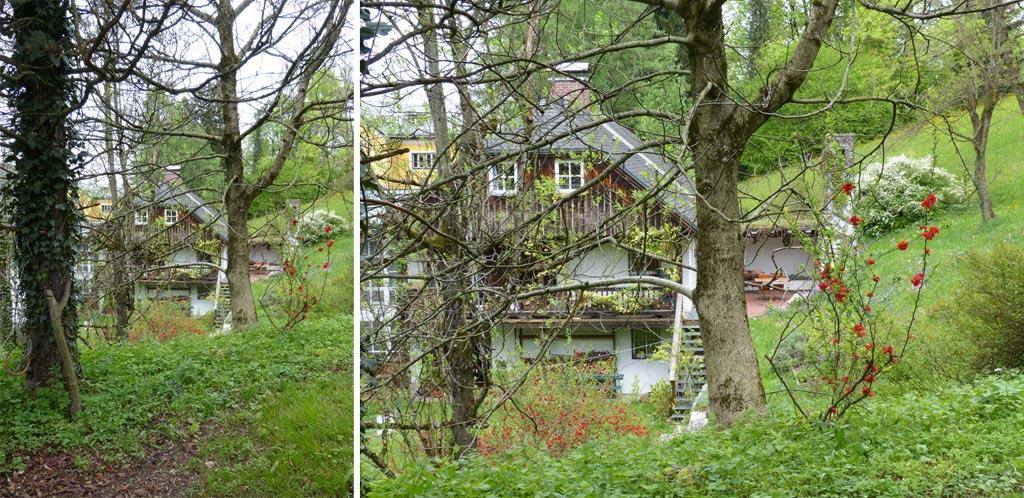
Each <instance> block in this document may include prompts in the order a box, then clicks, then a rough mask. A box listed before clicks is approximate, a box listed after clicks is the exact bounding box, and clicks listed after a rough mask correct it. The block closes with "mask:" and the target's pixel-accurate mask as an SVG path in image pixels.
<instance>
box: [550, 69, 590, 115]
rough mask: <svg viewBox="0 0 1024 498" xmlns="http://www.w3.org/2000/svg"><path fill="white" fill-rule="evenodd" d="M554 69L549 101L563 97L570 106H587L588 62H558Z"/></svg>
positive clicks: (588, 93)
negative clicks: (554, 73)
mask: <svg viewBox="0 0 1024 498" xmlns="http://www.w3.org/2000/svg"><path fill="white" fill-rule="evenodd" d="M555 70H556V71H557V73H556V75H555V77H554V78H552V79H551V95H550V99H551V101H552V102H554V101H556V100H558V99H560V98H565V99H566V100H567V102H568V103H569V105H571V106H574V107H575V106H579V107H587V106H589V105H590V88H588V87H587V84H586V82H587V80H588V79H589V77H590V64H589V63H586V62H567V63H565V64H559V65H558V67H557V68H556V69H555Z"/></svg>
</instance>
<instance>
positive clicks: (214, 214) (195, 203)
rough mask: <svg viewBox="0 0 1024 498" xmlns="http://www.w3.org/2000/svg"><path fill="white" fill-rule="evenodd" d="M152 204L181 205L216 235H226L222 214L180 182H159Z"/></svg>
mask: <svg viewBox="0 0 1024 498" xmlns="http://www.w3.org/2000/svg"><path fill="white" fill-rule="evenodd" d="M152 204H153V205H156V206H181V207H183V208H185V209H188V211H189V212H190V213H193V214H195V216H196V217H197V218H199V221H201V222H203V224H204V225H206V226H208V227H210V229H212V230H213V231H214V232H216V233H217V235H220V236H221V237H223V238H225V239H226V238H227V236H228V225H227V223H225V222H224V216H222V215H221V213H220V212H219V211H217V210H215V209H213V208H212V207H210V204H211V203H210V202H207V201H205V200H203V199H202V198H201V197H199V196H198V195H196V194H194V193H192V192H190V191H188V190H186V189H185V188H184V186H183V185H182V184H180V183H179V184H174V183H171V182H167V181H164V182H161V183H160V184H159V185H157V188H156V192H154V193H153V200H152Z"/></svg>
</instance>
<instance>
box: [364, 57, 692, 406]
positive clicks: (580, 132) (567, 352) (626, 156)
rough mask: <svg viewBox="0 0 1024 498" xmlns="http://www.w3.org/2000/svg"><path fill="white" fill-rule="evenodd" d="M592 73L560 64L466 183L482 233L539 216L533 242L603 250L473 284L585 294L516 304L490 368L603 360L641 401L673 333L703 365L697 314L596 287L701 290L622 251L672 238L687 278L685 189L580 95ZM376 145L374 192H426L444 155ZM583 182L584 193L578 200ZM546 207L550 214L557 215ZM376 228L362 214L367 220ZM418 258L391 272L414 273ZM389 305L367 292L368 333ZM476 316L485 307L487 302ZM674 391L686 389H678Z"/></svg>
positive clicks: (635, 293)
mask: <svg viewBox="0 0 1024 498" xmlns="http://www.w3.org/2000/svg"><path fill="white" fill-rule="evenodd" d="M588 69H589V68H588V67H587V65H586V64H572V65H568V66H563V67H561V68H560V73H559V76H558V77H557V78H556V79H554V80H553V81H552V85H551V86H552V93H551V94H550V96H549V98H548V99H547V101H546V102H544V103H542V105H540V106H539V108H538V109H537V110H535V111H534V112H533V114H532V115H531V116H530V117H529V119H527V120H523V121H524V122H522V123H502V124H501V125H500V126H497V127H495V129H493V130H491V131H490V133H489V134H488V136H487V137H486V141H485V143H486V150H485V154H484V155H485V156H486V161H485V162H484V163H483V164H485V165H486V167H484V168H483V169H481V170H477V171H475V172H474V173H475V177H476V180H477V181H481V182H483V183H484V184H485V185H486V186H485V188H483V189H479V190H478V192H479V196H480V199H479V200H478V203H477V206H478V207H479V209H480V213H481V214H482V216H480V217H479V220H480V221H479V223H480V226H479V227H478V229H479V230H480V232H481V233H484V234H487V233H501V232H502V231H504V230H507V229H509V228H510V227H513V226H516V225H517V224H519V223H520V222H522V221H523V220H529V219H534V218H535V217H536V216H537V215H538V214H540V213H545V212H546V213H548V216H545V217H544V218H543V220H542V221H540V226H539V228H537V229H536V230H535V231H533V232H531V234H530V237H534V238H540V239H543V238H544V237H548V236H550V237H553V238H557V237H559V234H564V233H566V232H573V233H575V234H579V235H580V236H581V237H590V240H592V241H600V242H599V243H595V244H593V245H591V246H588V249H587V250H585V251H581V252H580V253H579V254H576V255H574V256H573V257H571V258H569V259H568V260H567V261H564V264H560V265H558V267H557V268H552V267H549V266H547V265H546V264H545V263H544V262H542V261H535V262H534V261H525V260H524V261H517V262H516V263H515V265H513V266H515V268H516V271H515V272H514V273H515V274H514V275H513V274H512V273H513V272H511V271H503V270H501V269H495V270H492V271H491V272H489V273H488V274H485V275H481V278H483V279H485V280H486V281H487V285H490V286H493V287H494V288H497V289H500V288H502V287H503V286H506V284H508V283H509V279H515V284H516V287H517V288H520V289H522V288H529V287H530V285H531V284H532V285H533V286H534V287H536V288H539V287H542V286H560V285H566V284H584V286H586V287H587V288H586V289H577V290H571V291H565V292H560V293H556V294H546V295H543V296H539V297H537V298H534V299H524V300H522V301H516V302H514V303H511V305H510V306H508V307H507V309H505V310H504V311H503V312H502V317H501V319H500V320H498V322H497V324H496V326H495V327H494V329H493V331H492V333H491V334H490V337H491V344H490V346H491V357H492V358H493V361H494V363H497V364H512V363H515V362H519V361H527V362H529V361H533V360H535V359H536V358H537V356H538V355H539V352H540V351H541V350H542V349H545V348H546V350H547V353H548V357H566V356H577V355H581V356H582V355H586V357H588V358H589V357H595V356H597V357H606V358H611V359H612V360H613V363H614V368H615V372H614V374H615V375H616V376H617V377H618V378H619V379H620V380H619V382H620V385H619V389H621V392H622V393H624V394H642V393H646V392H649V391H650V389H651V386H652V385H653V384H655V383H657V382H659V381H669V380H673V379H670V374H669V362H668V361H667V360H654V359H652V357H654V356H656V355H655V353H656V352H657V350H658V348H659V347H660V346H661V345H662V344H665V343H666V342H668V341H670V340H671V339H672V335H673V327H674V325H676V324H678V325H680V326H681V328H683V329H685V331H686V334H685V340H686V341H687V342H688V343H689V346H690V349H689V352H690V354H697V355H698V356H699V354H700V352H701V350H700V347H699V333H698V332H697V330H698V325H697V315H696V312H695V310H694V308H693V304H692V303H691V302H690V301H689V299H687V298H686V297H684V296H681V295H675V294H674V293H671V292H666V291H665V290H664V288H662V287H654V286H649V285H637V284H634V283H628V284H604V283H603V282H607V281H609V280H611V279H615V278H620V277H629V276H637V275H657V276H662V277H667V276H668V275H670V274H673V272H677V271H678V272H679V273H681V274H677V275H674V277H676V278H681V280H682V282H683V284H684V285H686V286H689V287H692V286H693V285H694V284H695V281H696V275H695V272H693V271H691V270H687V269H682V270H676V269H675V268H674V267H673V266H672V265H670V264H666V263H664V262H662V261H659V260H658V259H657V258H656V257H652V256H651V255H650V254H649V253H644V251H639V250H637V248H630V247H629V246H628V244H624V243H623V242H622V241H624V240H626V239H628V235H629V234H630V233H631V232H632V231H633V230H637V229H643V228H646V229H650V230H660V229H666V233H671V234H672V240H671V241H670V243H669V245H671V246H672V249H673V251H672V252H671V254H670V255H667V256H665V257H667V258H669V259H672V260H673V261H679V260H682V263H684V264H686V265H689V267H690V268H692V267H693V266H694V264H695V260H696V257H695V255H696V253H695V245H694V244H693V243H692V235H693V233H694V230H695V226H694V216H693V194H692V192H693V188H692V186H691V185H690V184H689V181H688V180H687V178H686V177H685V175H677V174H675V172H674V171H673V168H674V165H672V164H671V163H670V162H669V161H668V160H667V159H666V158H665V157H664V156H662V155H661V154H659V153H658V152H656V151H654V150H651V149H649V148H647V147H646V146H645V145H644V144H643V141H642V140H640V139H639V138H638V137H637V136H636V135H635V134H634V133H633V132H632V131H631V130H630V129H628V128H627V127H625V126H623V125H622V124H620V123H617V122H615V121H612V120H608V119H607V117H606V116H604V115H603V114H601V113H600V111H599V110H598V109H597V108H596V106H594V105H591V103H590V102H589V95H588V93H587V89H586V87H585V85H584V84H583V81H584V80H585V78H586V73H587V70H588ZM381 142H383V143H387V145H388V147H390V149H391V150H394V151H400V153H398V154H395V155H393V156H391V157H388V158H387V159H385V160H382V161H379V162H377V163H375V164H374V165H372V166H371V168H370V169H371V170H372V176H373V177H375V178H376V179H377V184H378V186H380V187H381V188H382V190H388V189H415V188H419V187H420V186H422V185H424V184H425V183H427V182H429V179H430V175H431V174H432V173H433V168H434V165H435V159H436V157H437V156H436V155H437V154H438V153H439V151H436V150H433V143H434V142H433V140H431V138H430V136H429V135H425V134H424V135H406V136H399V137H393V138H392V139H390V140H383V141H381ZM364 155H365V154H364ZM381 155H386V154H381ZM677 176H678V178H679V179H678V180H676V179H675V178H676V177H677ZM588 183H591V184H592V185H588ZM585 185H587V186H588V187H589V188H586V189H583V188H582V187H584V186H585ZM655 190H657V192H656V193H653V194H652V192H653V191H655ZM369 195H373V194H372V193H370V194H369ZM554 205H557V206H558V207H557V208H556V209H554V210H553V211H552V210H551V209H552V208H551V207H552V206H554ZM373 217H374V214H373V213H369V212H366V211H364V218H373ZM545 223H546V224H548V226H546V227H545V226H543V224H545ZM370 224H372V223H370ZM364 233H365V232H364ZM363 243H364V246H363V253H364V254H378V255H379V254H382V251H384V250H386V249H385V248H383V247H381V243H379V242H377V241H374V240H373V236H372V232H371V234H370V235H368V236H364V242H363ZM501 251H502V247H500V245H499V246H498V247H496V248H495V253H496V254H499V253H500V252H501ZM496 257H497V256H496ZM414 259H415V258H414V257H410V258H409V260H410V262H409V264H408V266H407V267H406V268H396V269H394V271H395V272H406V273H414V272H415V271H416V268H415V266H416V263H415V261H414ZM380 276H382V277H386V275H380ZM394 302H395V289H394V288H393V286H392V285H390V284H389V282H388V279H387V278H380V279H377V280H375V281H373V282H371V284H370V285H366V286H364V287H363V304H362V310H363V323H364V327H371V328H372V327H375V326H379V324H380V322H381V320H380V318H381V316H386V315H387V313H386V312H384V313H382V311H384V310H389V309H390V310H391V311H392V312H395V310H396V308H395V306H394ZM480 306H483V307H486V306H488V303H487V302H486V300H483V301H481V303H480ZM375 347H378V348H381V347H385V345H383V344H378V345H376V346H375ZM695 377H699V375H698V376H695ZM677 385H678V386H679V387H680V388H682V387H684V386H683V383H682V382H680V383H678V384H677ZM700 385H702V381H701V380H700V378H695V379H694V380H693V382H690V383H689V384H688V386H687V387H688V388H689V389H699V387H700Z"/></svg>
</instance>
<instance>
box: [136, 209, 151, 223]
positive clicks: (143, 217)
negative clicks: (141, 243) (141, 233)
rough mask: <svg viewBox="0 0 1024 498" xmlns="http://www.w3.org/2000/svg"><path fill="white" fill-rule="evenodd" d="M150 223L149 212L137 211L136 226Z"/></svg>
mask: <svg viewBox="0 0 1024 498" xmlns="http://www.w3.org/2000/svg"><path fill="white" fill-rule="evenodd" d="M147 223H149V211H136V212H135V224H136V225H145V224H147Z"/></svg>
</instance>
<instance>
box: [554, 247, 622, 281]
mask: <svg viewBox="0 0 1024 498" xmlns="http://www.w3.org/2000/svg"><path fill="white" fill-rule="evenodd" d="M565 268H566V273H567V277H568V278H569V279H572V280H576V281H580V282H595V281H599V280H602V279H606V278H609V277H627V276H629V255H628V253H627V252H626V251H624V250H622V249H619V248H618V247H615V246H613V245H611V244H602V245H600V246H598V247H597V248H595V249H593V250H592V251H590V252H588V253H587V254H585V255H584V256H582V257H579V258H575V259H573V260H571V261H570V262H569V263H568V264H567V265H566V267H565Z"/></svg>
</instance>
